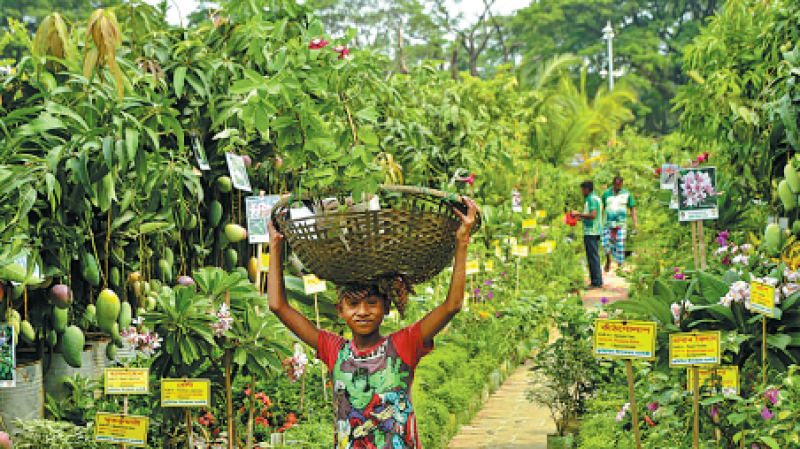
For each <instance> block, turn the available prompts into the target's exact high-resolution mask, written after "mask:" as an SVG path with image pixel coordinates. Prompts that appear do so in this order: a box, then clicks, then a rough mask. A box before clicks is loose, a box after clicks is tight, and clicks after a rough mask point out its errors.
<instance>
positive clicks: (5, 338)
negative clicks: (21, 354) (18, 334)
mask: <svg viewBox="0 0 800 449" xmlns="http://www.w3.org/2000/svg"><path fill="white" fill-rule="evenodd" d="M16 347H17V345H16V341H15V340H14V327H13V326H12V325H11V324H9V323H0V388H14V387H15V386H16V385H17V384H16V379H15V376H16V372H17V360H16V356H17V355H16V351H15V348H16Z"/></svg>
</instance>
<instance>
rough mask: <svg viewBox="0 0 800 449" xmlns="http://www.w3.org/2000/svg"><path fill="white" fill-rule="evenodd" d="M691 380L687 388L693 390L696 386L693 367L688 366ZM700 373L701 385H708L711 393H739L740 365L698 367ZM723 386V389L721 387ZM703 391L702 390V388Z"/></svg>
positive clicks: (708, 391) (708, 390)
mask: <svg viewBox="0 0 800 449" xmlns="http://www.w3.org/2000/svg"><path fill="white" fill-rule="evenodd" d="M687 371H688V372H689V382H687V384H686V389H687V390H688V391H692V388H693V386H694V375H692V371H694V370H693V369H692V368H688V369H687ZM697 371H698V373H699V374H700V376H699V378H700V387H701V389H702V387H708V389H707V390H706V392H707V393H709V394H720V393H722V394H739V367H738V366H717V367H713V368H698V369H697ZM718 386H719V387H722V391H719V388H717V387H718ZM701 391H702V390H701Z"/></svg>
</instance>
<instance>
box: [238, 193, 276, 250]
mask: <svg viewBox="0 0 800 449" xmlns="http://www.w3.org/2000/svg"><path fill="white" fill-rule="evenodd" d="M280 199H281V197H280V195H266V196H248V197H247V198H245V199H244V205H245V209H246V210H247V238H248V239H247V241H248V242H249V243H251V244H255V243H269V232H268V231H267V226H268V225H269V220H270V218H271V216H272V208H273V207H274V206H275V204H277V203H278V201H280Z"/></svg>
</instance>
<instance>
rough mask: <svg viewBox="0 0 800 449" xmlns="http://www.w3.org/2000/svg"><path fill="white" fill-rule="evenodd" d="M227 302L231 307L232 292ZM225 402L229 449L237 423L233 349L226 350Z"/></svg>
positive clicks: (226, 298)
mask: <svg viewBox="0 0 800 449" xmlns="http://www.w3.org/2000/svg"><path fill="white" fill-rule="evenodd" d="M225 304H227V305H228V307H230V305H231V294H230V293H225ZM225 402H227V415H228V449H235V445H234V441H235V440H236V423H235V422H234V421H233V392H232V391H231V350H230V349H226V350H225Z"/></svg>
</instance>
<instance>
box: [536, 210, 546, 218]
mask: <svg viewBox="0 0 800 449" xmlns="http://www.w3.org/2000/svg"><path fill="white" fill-rule="evenodd" d="M545 217H547V212H545V211H543V210H537V211H536V218H545Z"/></svg>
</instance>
